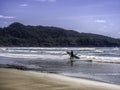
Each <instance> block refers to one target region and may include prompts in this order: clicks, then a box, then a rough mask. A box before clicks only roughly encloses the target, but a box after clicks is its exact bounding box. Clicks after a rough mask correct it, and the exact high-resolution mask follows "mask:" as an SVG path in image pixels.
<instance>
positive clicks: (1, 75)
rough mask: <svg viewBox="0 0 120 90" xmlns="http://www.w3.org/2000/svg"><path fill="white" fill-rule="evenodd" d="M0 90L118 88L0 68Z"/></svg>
mask: <svg viewBox="0 0 120 90" xmlns="http://www.w3.org/2000/svg"><path fill="white" fill-rule="evenodd" d="M0 90H120V86H119V85H113V84H107V83H101V82H97V81H91V80H85V79H77V78H71V77H66V76H61V75H56V74H49V73H41V72H35V71H22V70H15V69H5V68H0Z"/></svg>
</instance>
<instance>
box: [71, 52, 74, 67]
mask: <svg viewBox="0 0 120 90" xmlns="http://www.w3.org/2000/svg"><path fill="white" fill-rule="evenodd" d="M73 55H74V54H73V50H71V55H70V65H71V66H73V58H74V56H73Z"/></svg>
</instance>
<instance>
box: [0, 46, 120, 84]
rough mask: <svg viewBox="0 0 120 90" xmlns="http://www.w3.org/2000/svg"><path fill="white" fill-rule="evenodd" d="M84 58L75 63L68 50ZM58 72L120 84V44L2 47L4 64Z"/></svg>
mask: <svg viewBox="0 0 120 90" xmlns="http://www.w3.org/2000/svg"><path fill="white" fill-rule="evenodd" d="M71 50H73V52H74V54H75V55H77V56H78V57H80V59H74V64H73V66H71V65H70V64H69V63H67V62H68V61H69V60H70V57H69V55H68V54H67V53H66V51H71ZM18 66H19V69H21V68H22V69H23V68H24V69H27V70H34V71H38V72H39V71H40V72H49V73H56V74H60V75H66V76H70V77H75V78H85V79H91V80H96V81H101V82H106V83H112V84H118V85H120V48H117V47H91V48H89V47H86V48H84V47H80V48H79V47H77V48H76V47H70V48H68V47H64V48H60V47H59V48H58V47H53V48H46V47H45V48H44V47H43V48H41V47H1V48H0V67H7V68H18Z"/></svg>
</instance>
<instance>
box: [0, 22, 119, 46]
mask: <svg viewBox="0 0 120 90" xmlns="http://www.w3.org/2000/svg"><path fill="white" fill-rule="evenodd" d="M0 46H41V47H49V46H50V47H94V46H95V47H116V46H119V47H120V39H114V38H110V37H107V36H102V35H97V34H90V33H79V32H76V31H72V30H65V29H62V28H57V27H48V26H30V25H28V26H25V25H23V24H21V23H17V22H15V23H13V24H11V25H9V26H8V27H5V28H0Z"/></svg>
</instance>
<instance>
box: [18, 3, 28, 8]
mask: <svg viewBox="0 0 120 90" xmlns="http://www.w3.org/2000/svg"><path fill="white" fill-rule="evenodd" d="M20 6H21V7H27V6H28V4H25V3H24V4H20Z"/></svg>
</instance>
